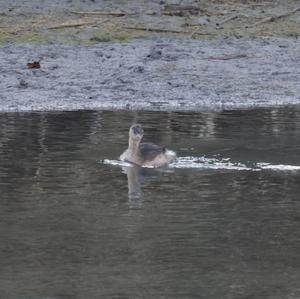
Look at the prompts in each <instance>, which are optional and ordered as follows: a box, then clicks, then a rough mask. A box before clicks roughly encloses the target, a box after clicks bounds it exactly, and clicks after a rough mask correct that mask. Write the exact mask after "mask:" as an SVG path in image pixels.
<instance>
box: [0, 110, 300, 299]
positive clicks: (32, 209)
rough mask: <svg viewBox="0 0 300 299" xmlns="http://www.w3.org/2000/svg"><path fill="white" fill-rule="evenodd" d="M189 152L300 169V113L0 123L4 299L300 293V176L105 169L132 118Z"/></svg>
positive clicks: (106, 115) (38, 117) (39, 116)
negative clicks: (132, 179)
mask: <svg viewBox="0 0 300 299" xmlns="http://www.w3.org/2000/svg"><path fill="white" fill-rule="evenodd" d="M136 121H138V122H141V123H143V124H144V125H145V130H146V138H147V139H151V140H152V141H154V142H157V143H162V144H166V145H168V146H169V147H170V148H172V149H174V150H176V151H177V153H178V155H179V156H202V155H204V154H205V155H208V156H214V155H217V154H219V155H220V156H221V157H230V158H231V160H232V161H238V162H243V163H246V162H268V163H273V164H289V165H300V159H299V150H300V141H299V140H300V108H285V109H272V110H253V111H235V112H225V113H205V114H184V113H144V112H135V113H134V112H132V113H128V112H127V113H125V112H122V113H121V112H120V113H116V112H89V111H84V112H68V113H33V114H13V113H12V114H2V115H1V118H0V130H1V139H0V191H1V200H0V221H1V222H0V236H1V243H0V291H1V296H0V297H1V298H7V299H10V298H26V299H27V298H205V299H210V298H228V299H231V298H249V299H250V298H259V299H260V298H270V299H274V298H278V299H279V298H280V299H282V298H293V299H294V298H295V299H296V298H300V230H299V227H300V201H299V191H300V185H299V183H300V177H299V176H300V173H299V172H284V171H260V172H253V171H234V170H232V171H229V170H199V169H174V170H172V171H166V172H159V171H154V170H149V171H148V170H146V171H145V172H144V173H143V174H141V175H139V177H140V178H141V181H142V182H141V186H140V190H138V191H139V192H140V194H141V196H138V197H137V198H128V190H127V177H126V174H124V173H122V169H121V168H120V167H116V166H111V165H105V164H103V163H101V162H100V161H101V160H103V159H105V158H106V159H116V158H117V157H118V155H119V154H120V152H121V151H122V150H123V149H124V148H125V147H126V144H127V130H128V127H129V126H130V124H131V123H132V122H136Z"/></svg>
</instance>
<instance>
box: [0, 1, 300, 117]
mask: <svg viewBox="0 0 300 299" xmlns="http://www.w3.org/2000/svg"><path fill="white" fill-rule="evenodd" d="M169 2H170V1H169ZM173 2H174V1H173ZM173 2H172V3H173ZM181 2H182V3H183V5H192V7H194V8H195V7H196V8H199V10H196V12H194V11H188V12H186V11H184V13H183V14H179V13H178V12H177V11H176V12H175V13H172V14H170V13H169V12H168V11H166V7H168V6H167V3H168V2H166V1H153V2H150V3H148V2H143V1H125V2H124V1H109V2H103V1H80V0H76V1H75V0H73V1H57V2H50V1H44V3H43V5H41V4H40V3H39V1H35V0H31V1H26V0H23V1H21V0H15V1H10V3H2V4H1V9H2V10H1V22H0V89H1V96H0V111H2V112H7V111H50V110H51V111H52V110H57V111H59V110H79V109H105V110H111V109H130V110H167V111H177V110H180V111H219V110H231V109H244V108H247V109H248V108H256V107H270V106H278V105H291V104H292V105H294V104H299V103H300V86H299V79H300V71H299V70H300V52H299V46H300V42H299V40H298V38H297V37H298V35H299V34H300V26H299V24H300V9H299V11H297V5H296V4H297V3H296V1H284V2H283V1H278V2H276V3H272V2H261V1H243V2H240V1H231V2H228V1H201V3H200V2H198V1H181ZM171 7H172V6H171ZM99 11H100V12H103V11H105V12H120V11H121V12H125V13H124V14H123V15H122V14H121V16H118V15H113V16H112V15H109V16H107V15H94V14H90V13H92V12H99ZM82 12H85V13H88V14H82ZM282 15H284V16H283V17H279V18H276V19H275V20H272V21H268V18H270V17H271V18H272V16H282ZM66 25H67V26H66ZM69 25H71V26H69ZM145 28H146V29H147V30H144V29H145ZM153 28H154V29H155V30H156V29H159V30H160V29H163V30H162V31H159V30H158V31H155V30H154V31H153V30H150V29H153ZM33 61H40V64H41V68H40V69H28V67H27V63H29V62H33Z"/></svg>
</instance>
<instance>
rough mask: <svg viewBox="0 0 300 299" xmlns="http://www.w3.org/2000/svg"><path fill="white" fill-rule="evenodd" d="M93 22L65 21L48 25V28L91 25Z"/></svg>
mask: <svg viewBox="0 0 300 299" xmlns="http://www.w3.org/2000/svg"><path fill="white" fill-rule="evenodd" d="M93 24H95V22H87V21H67V22H64V23H62V24H59V25H54V26H50V27H48V29H61V28H69V27H79V26H87V25H93Z"/></svg>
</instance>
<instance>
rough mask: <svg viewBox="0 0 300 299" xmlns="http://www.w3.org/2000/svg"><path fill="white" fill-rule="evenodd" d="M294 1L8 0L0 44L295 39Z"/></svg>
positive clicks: (297, 16) (299, 20)
mask: <svg viewBox="0 0 300 299" xmlns="http://www.w3.org/2000/svg"><path fill="white" fill-rule="evenodd" d="M297 8H299V9H297ZM299 34H300V4H299V1H296V0H278V1H260V0H256V1H255V0H253V1H251V0H239V1H238V0H231V1H224V0H223V1H222V0H219V1H216V0H215V1H212V0H198V1H197V0H191V1H182V0H181V1H180V0H177V1H164V0H155V1H145V0H114V1H104V0H102V1H100V0H56V1H55V0H54V1H53V0H45V1H40V0H11V1H1V3H0V44H4V43H7V42H36V43H57V42H58V43H64V44H95V43H99V42H107V41H128V40H130V39H132V38H137V37H145V36H176V37H188V38H190V37H191V38H194V39H214V38H219V37H237V38H240V37H260V36H264V37H265V36H273V37H274V36H275V37H298V36H299Z"/></svg>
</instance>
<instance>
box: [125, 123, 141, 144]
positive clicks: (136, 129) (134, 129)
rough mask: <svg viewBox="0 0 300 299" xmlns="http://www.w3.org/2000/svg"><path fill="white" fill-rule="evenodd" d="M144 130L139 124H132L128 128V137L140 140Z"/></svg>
mask: <svg viewBox="0 0 300 299" xmlns="http://www.w3.org/2000/svg"><path fill="white" fill-rule="evenodd" d="M143 135H144V130H143V128H142V126H141V125H139V124H135V125H132V126H131V127H130V129H129V138H130V139H132V140H134V141H140V140H141V139H142V138H143Z"/></svg>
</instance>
